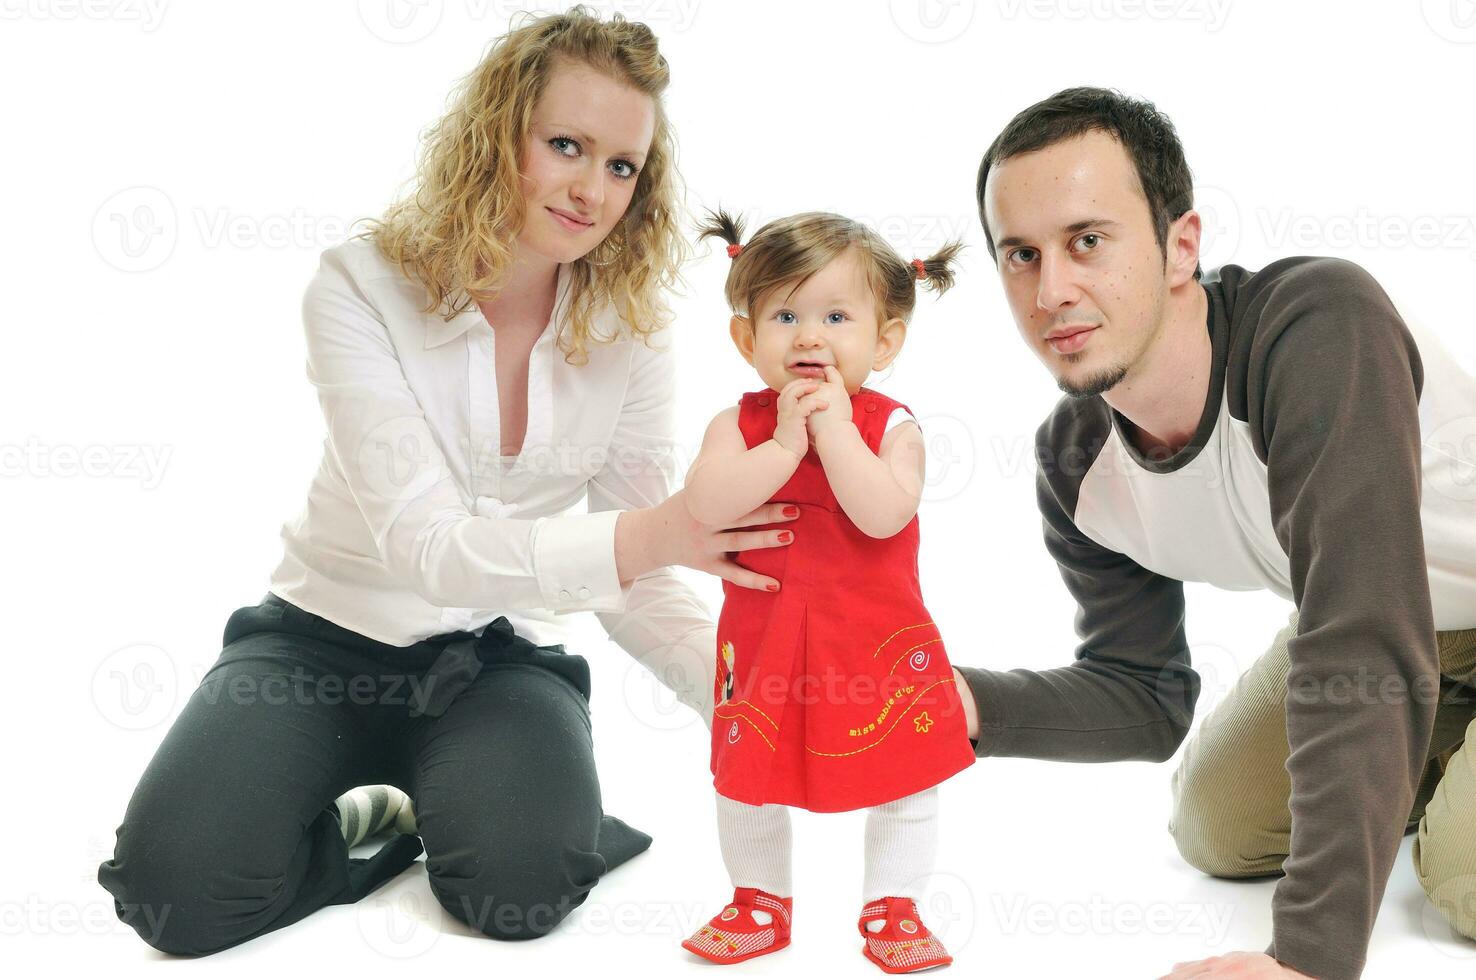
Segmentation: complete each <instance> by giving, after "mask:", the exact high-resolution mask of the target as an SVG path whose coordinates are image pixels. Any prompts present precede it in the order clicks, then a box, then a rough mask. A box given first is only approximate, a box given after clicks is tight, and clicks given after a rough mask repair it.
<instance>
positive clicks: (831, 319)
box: [825, 313, 846, 323]
mask: <svg viewBox="0 0 1476 980" xmlns="http://www.w3.org/2000/svg"><path fill="white" fill-rule="evenodd" d="M845 318H846V315H845V314H844V313H831V314H830V315H829V316H827V317H826V318H825V321H826V322H827V323H840V322H841V321H842V320H844V319H845Z"/></svg>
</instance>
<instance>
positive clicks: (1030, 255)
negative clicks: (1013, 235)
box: [1009, 248, 1035, 263]
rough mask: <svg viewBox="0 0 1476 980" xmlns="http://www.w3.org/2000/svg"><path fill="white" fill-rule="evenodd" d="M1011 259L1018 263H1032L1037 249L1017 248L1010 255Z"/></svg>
mask: <svg viewBox="0 0 1476 980" xmlns="http://www.w3.org/2000/svg"><path fill="white" fill-rule="evenodd" d="M1009 258H1010V259H1012V260H1014V261H1016V262H1026V263H1028V262H1030V261H1032V260H1033V259H1034V258H1035V249H1033V248H1017V249H1015V250H1014V251H1013V252H1011V253H1010V255H1009Z"/></svg>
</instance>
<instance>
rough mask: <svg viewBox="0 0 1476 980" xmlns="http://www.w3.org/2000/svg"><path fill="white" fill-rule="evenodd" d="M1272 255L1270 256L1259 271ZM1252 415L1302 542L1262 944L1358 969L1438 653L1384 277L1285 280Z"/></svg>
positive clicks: (1252, 383)
mask: <svg viewBox="0 0 1476 980" xmlns="http://www.w3.org/2000/svg"><path fill="white" fill-rule="evenodd" d="M1264 273H1265V270H1263V272H1262V274H1263V275H1264ZM1267 290H1268V291H1267V292H1265V293H1264V294H1263V295H1262V296H1260V297H1256V298H1253V299H1251V300H1250V302H1251V303H1262V304H1264V305H1263V308H1262V309H1261V310H1260V316H1259V323H1258V325H1257V327H1256V329H1255V334H1254V342H1253V344H1252V345H1251V348H1250V353H1249V357H1248V362H1247V384H1248V391H1249V396H1250V397H1249V403H1250V406H1251V413H1252V415H1251V419H1250V422H1251V431H1252V434H1253V439H1257V438H1258V439H1259V440H1260V444H1259V445H1258V446H1257V447H1256V448H1257V451H1258V452H1259V453H1261V454H1262V458H1263V460H1264V461H1265V462H1266V464H1267V470H1268V481H1269V486H1268V489H1269V493H1270V503H1271V516H1272V520H1273V523H1274V526H1275V529H1276V535H1277V538H1278V540H1279V541H1280V542H1281V546H1282V547H1283V548H1284V549H1285V551H1286V554H1287V556H1288V558H1289V560H1290V569H1291V584H1292V590H1293V598H1294V599H1295V601H1296V604H1297V608H1298V610H1299V623H1300V624H1299V628H1298V633H1297V636H1295V637H1294V638H1293V639H1292V640H1291V641H1290V643H1289V644H1288V652H1289V655H1290V660H1291V674H1290V676H1289V678H1288V681H1287V690H1288V693H1287V708H1286V720H1287V738H1288V742H1289V744H1290V750H1291V752H1290V756H1289V758H1288V761H1287V771H1288V773H1289V774H1290V777H1291V801H1290V802H1291V813H1292V833H1291V847H1290V856H1289V857H1288V858H1287V860H1286V863H1285V865H1284V870H1285V873H1286V874H1285V877H1284V878H1283V879H1282V880H1281V881H1280V882H1279V883H1278V884H1277V887H1276V891H1275V894H1274V897H1273V900H1272V924H1273V937H1274V938H1273V942H1272V944H1271V946H1270V948H1268V950H1267V952H1268V953H1270V954H1271V955H1273V956H1275V957H1276V958H1277V959H1278V960H1281V961H1282V962H1284V963H1286V964H1288V965H1289V966H1291V967H1293V968H1294V969H1297V970H1300V971H1301V972H1303V973H1307V974H1309V975H1311V976H1315V977H1322V978H1331V980H1341V978H1353V977H1357V976H1358V975H1359V974H1360V973H1361V971H1362V969H1363V964H1364V960H1365V956H1366V953H1367V948H1368V939H1369V934H1370V932H1371V931H1372V929H1373V924H1374V918H1375V916H1376V915H1377V913H1378V908H1379V904H1380V901H1381V899H1382V896H1383V893H1384V888H1385V884H1386V882H1387V880H1388V876H1389V872H1390V870H1391V867H1392V865H1393V862H1394V858H1395V855H1396V854H1397V852H1398V849H1399V842H1400V838H1401V836H1402V834H1403V832H1404V825H1405V822H1406V820H1407V819H1408V816H1409V812H1410V807H1411V806H1412V804H1413V798H1414V794H1415V791H1416V788H1417V784H1418V781H1419V778H1420V774H1421V771H1422V769H1423V765H1424V761H1425V752H1426V749H1427V747H1428V743H1429V739H1430V731H1431V726H1432V724H1433V719H1434V712H1435V703H1434V702H1435V695H1436V693H1437V691H1438V682H1439V660H1438V650H1437V646H1436V636H1435V627H1434V617H1433V614H1432V612H1431V606H1430V594H1429V579H1428V572H1427V569H1426V565H1425V548H1424V538H1423V534H1422V530H1421V523H1420V496H1421V439H1420V428H1419V393H1420V388H1421V384H1422V371H1421V364H1420V360H1419V353H1418V350H1417V348H1416V347H1415V344H1414V341H1413V339H1412V337H1411V336H1410V334H1409V332H1408V330H1407V328H1406V327H1405V326H1404V323H1403V321H1402V320H1401V319H1400V317H1399V315H1398V313H1397V312H1396V311H1395V309H1394V307H1393V305H1392V304H1391V302H1390V301H1389V298H1388V297H1387V296H1386V295H1385V294H1384V292H1383V290H1382V289H1381V288H1380V287H1379V286H1378V284H1377V283H1376V282H1375V281H1374V280H1373V279H1372V278H1371V277H1369V276H1368V275H1367V274H1366V273H1365V272H1364V271H1363V270H1362V269H1360V268H1359V267H1358V266H1356V265H1353V264H1352V263H1349V262H1343V261H1340V260H1328V259H1322V260H1316V261H1315V262H1313V263H1309V264H1306V265H1302V266H1299V267H1296V268H1293V269H1291V270H1290V271H1288V272H1287V273H1286V274H1285V275H1283V276H1281V277H1280V278H1279V279H1276V280H1273V281H1272V282H1271V283H1270V284H1269V285H1268V287H1267Z"/></svg>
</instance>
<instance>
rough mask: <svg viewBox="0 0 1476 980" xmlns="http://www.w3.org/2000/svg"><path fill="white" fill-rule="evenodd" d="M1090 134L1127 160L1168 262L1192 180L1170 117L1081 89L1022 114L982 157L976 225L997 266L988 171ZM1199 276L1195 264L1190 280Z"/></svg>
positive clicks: (1108, 92)
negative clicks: (1104, 137) (1109, 142)
mask: <svg viewBox="0 0 1476 980" xmlns="http://www.w3.org/2000/svg"><path fill="white" fill-rule="evenodd" d="M1094 130H1099V131H1101V132H1104V133H1107V134H1108V135H1109V136H1112V137H1113V138H1114V139H1116V140H1117V141H1118V142H1119V143H1121V144H1122V146H1123V149H1125V150H1126V151H1127V154H1128V156H1129V157H1130V158H1131V159H1132V161H1133V166H1134V167H1135V168H1136V169H1137V171H1138V182H1139V183H1140V184H1141V185H1142V188H1143V196H1144V197H1146V198H1147V199H1148V212H1149V214H1150V215H1151V216H1152V219H1153V234H1154V236H1155V237H1156V238H1157V239H1158V248H1159V251H1161V252H1162V253H1163V254H1164V257H1165V258H1167V256H1168V241H1167V239H1168V227H1169V225H1170V224H1172V223H1173V222H1174V221H1175V220H1176V219H1178V218H1179V217H1181V216H1182V215H1183V214H1184V212H1185V211H1188V210H1189V209H1190V208H1192V207H1193V206H1194V177H1193V175H1192V174H1191V173H1190V172H1189V164H1188V163H1186V162H1185V161H1184V147H1183V145H1182V144H1180V143H1179V134H1178V133H1176V132H1175V131H1174V124H1173V123H1172V122H1170V121H1169V117H1168V116H1166V115H1164V114H1163V113H1162V112H1159V111H1158V109H1157V107H1155V106H1154V105H1153V103H1151V102H1148V101H1147V100H1145V99H1134V98H1131V97H1129V96H1126V95H1123V94H1122V93H1121V92H1118V91H1116V90H1114V89H1105V88H1090V87H1086V86H1081V87H1078V88H1068V89H1062V90H1061V91H1059V92H1057V93H1056V94H1055V95H1052V96H1051V97H1050V98H1048V99H1043V100H1041V101H1040V102H1037V103H1035V105H1033V106H1030V107H1029V108H1027V109H1023V110H1021V111H1020V112H1019V113H1018V114H1017V115H1016V116H1015V118H1013V119H1011V120H1010V121H1009V124H1008V125H1007V126H1005V128H1004V129H1003V130H1002V131H1001V132H1000V134H999V135H998V136H996V137H995V138H994V142H993V143H992V144H990V147H989V149H988V150H986V151H985V152H984V159H983V161H982V162H981V163H980V164H979V181H978V188H977V191H976V193H977V196H978V199H979V223H980V224H981V225H983V226H984V241H985V243H986V244H987V245H988V247H989V257H990V258H991V259H995V260H996V261H998V257H997V256H996V255H995V251H994V236H993V234H991V233H990V231H989V222H988V221H987V220H986V219H985V217H984V182H985V181H986V180H988V179H989V171H990V169H991V168H992V167H994V166H995V165H996V164H998V163H1002V162H1004V161H1005V160H1008V159H1009V158H1010V157H1014V156H1019V155H1020V154H1022V153H1033V152H1034V151H1036V150H1043V149H1045V148H1046V147H1048V146H1052V145H1054V144H1056V143H1059V142H1061V141H1063V140H1068V139H1073V138H1075V137H1077V136H1081V135H1082V134H1084V133H1087V132H1091V131H1094ZM1200 274H1201V270H1200V268H1199V266H1198V265H1197V264H1196V265H1195V267H1194V278H1195V279H1198V278H1199V277H1200Z"/></svg>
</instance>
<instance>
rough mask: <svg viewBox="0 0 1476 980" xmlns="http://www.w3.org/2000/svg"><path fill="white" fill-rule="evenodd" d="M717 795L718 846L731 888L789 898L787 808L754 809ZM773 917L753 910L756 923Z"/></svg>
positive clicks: (776, 804)
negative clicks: (756, 890)
mask: <svg viewBox="0 0 1476 980" xmlns="http://www.w3.org/2000/svg"><path fill="white" fill-rule="evenodd" d="M716 796H717V816H718V843H719V844H720V845H721V846H722V851H723V864H724V865H725V866H726V867H727V869H728V877H729V878H731V879H732V881H733V887H734V888H759V889H762V890H763V891H766V892H769V893H770V894H773V895H778V896H779V897H780V898H788V897H789V895H790V889H791V887H792V886H791V885H790V881H789V872H790V849H791V841H792V837H793V835H792V832H791V829H790V823H789V808H788V807H786V806H784V805H783V804H780V803H765V804H764V805H763V806H754V805H753V804H751V803H740V802H738V801H737V800H731V799H729V798H728V797H726V796H724V795H722V794H721V793H718V794H716ZM773 918H774V917H773V916H772V915H770V914H769V913H768V912H765V911H763V910H761V909H754V912H753V919H754V921H755V922H758V923H759V924H761V925H762V924H765V923H768V922H771V921H773Z"/></svg>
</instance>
